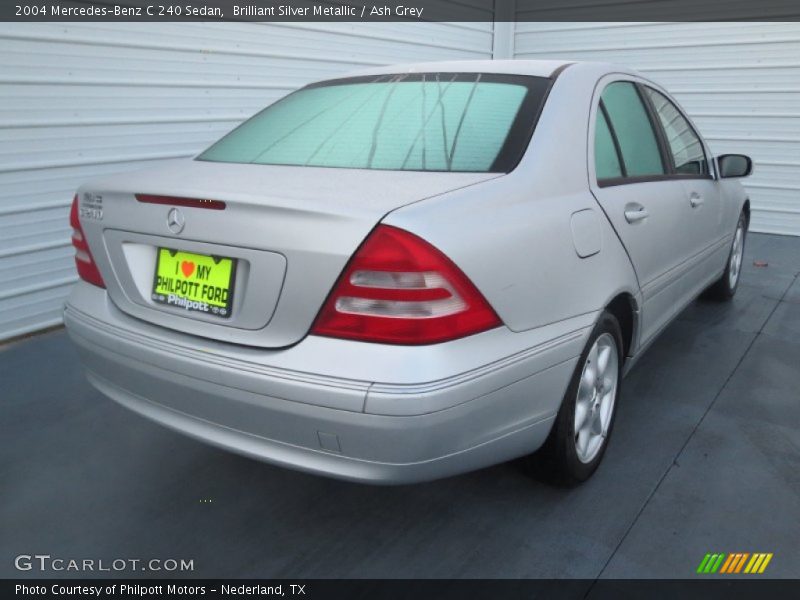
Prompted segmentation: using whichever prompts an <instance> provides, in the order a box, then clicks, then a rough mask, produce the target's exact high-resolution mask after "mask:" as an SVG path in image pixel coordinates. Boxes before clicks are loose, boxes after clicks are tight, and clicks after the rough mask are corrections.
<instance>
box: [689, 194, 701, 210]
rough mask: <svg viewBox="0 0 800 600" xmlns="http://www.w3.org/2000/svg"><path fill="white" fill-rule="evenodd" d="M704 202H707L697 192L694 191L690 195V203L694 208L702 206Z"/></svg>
mask: <svg viewBox="0 0 800 600" xmlns="http://www.w3.org/2000/svg"><path fill="white" fill-rule="evenodd" d="M703 202H705V200H703V197H702V196H701V195H700V194H698V193H697V192H692V194H691V195H690V196H689V204H691V205H692V208H697V207H698V206H701V205H702V204H703Z"/></svg>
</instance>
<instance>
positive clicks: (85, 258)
mask: <svg viewBox="0 0 800 600" xmlns="http://www.w3.org/2000/svg"><path fill="white" fill-rule="evenodd" d="M69 224H70V225H72V245H73V246H74V247H75V266H77V267H78V275H80V278H81V279H83V280H84V281H88V282H89V283H91V284H92V285H96V286H97V287H101V288H104V287H106V284H105V283H104V282H103V277H102V276H101V275H100V271H98V270H97V265H96V264H95V262H94V258H93V257H92V253H91V251H90V250H89V244H88V243H87V242H86V236H85V235H84V233H83V227H81V222H80V219H78V196H77V194H76V195H75V198H73V200H72V209H71V210H70V211H69Z"/></svg>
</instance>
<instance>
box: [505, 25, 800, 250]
mask: <svg viewBox="0 0 800 600" xmlns="http://www.w3.org/2000/svg"><path fill="white" fill-rule="evenodd" d="M514 49H515V52H514V55H515V57H516V58H542V57H551V58H552V57H557V58H568V59H575V60H602V61H611V62H618V63H621V64H625V65H629V66H631V67H634V68H637V69H639V70H641V71H643V72H644V73H646V74H648V75H649V76H650V77H652V78H653V79H654V80H656V81H658V82H659V83H661V84H662V85H664V86H665V87H666V88H667V89H669V90H670V91H671V92H672V93H673V94H674V95H675V97H676V98H677V99H678V100H679V101H680V103H681V104H682V105H683V107H684V108H685V109H686V111H687V112H688V113H689V114H690V115H691V117H692V118H693V119H694V120H695V121H696V123H697V125H698V127H699V128H700V130H701V131H702V133H703V134H704V136H705V137H706V138H707V140H708V142H709V144H710V145H711V147H712V149H713V151H714V152H716V153H717V154H724V153H726V152H742V153H745V154H749V155H750V156H752V157H753V159H754V161H755V163H756V170H755V173H754V175H753V176H752V177H751V178H749V179H747V180H746V181H745V186H746V187H747V189H748V191H749V192H750V198H751V201H752V206H753V218H752V224H751V228H752V229H753V230H754V231H763V232H768V233H780V234H789V235H800V23H674V24H673V23H517V24H516V27H515V38H514Z"/></svg>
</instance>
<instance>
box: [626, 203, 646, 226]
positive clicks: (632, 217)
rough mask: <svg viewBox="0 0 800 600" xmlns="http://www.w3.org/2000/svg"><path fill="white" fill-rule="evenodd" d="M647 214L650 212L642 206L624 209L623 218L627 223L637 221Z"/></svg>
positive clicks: (644, 217)
mask: <svg viewBox="0 0 800 600" xmlns="http://www.w3.org/2000/svg"><path fill="white" fill-rule="evenodd" d="M649 216H650V213H649V212H647V211H646V210H645V208H644V206H639V208H634V209H632V210H626V211H625V220H626V221H627V222H628V223H638V222H639V221H642V220H643V219H646V218H647V217H649Z"/></svg>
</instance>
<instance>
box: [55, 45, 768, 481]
mask: <svg viewBox="0 0 800 600" xmlns="http://www.w3.org/2000/svg"><path fill="white" fill-rule="evenodd" d="M751 168H752V166H751V161H750V159H749V158H747V157H745V156H742V155H725V156H718V157H712V156H711V154H710V152H709V148H708V146H707V145H706V144H705V143H704V142H703V139H702V138H701V137H700V135H699V133H698V132H697V129H696V128H695V127H694V126H693V125H692V123H691V121H690V120H689V119H688V118H687V117H686V115H685V113H684V112H683V111H682V110H681V109H680V107H678V105H677V104H676V103H675V101H674V100H673V99H672V98H671V97H670V95H669V94H668V93H667V92H666V91H665V90H664V89H663V88H661V87H659V86H658V85H656V84H655V83H653V82H651V81H648V80H647V79H645V78H644V77H642V76H640V75H638V74H637V73H635V72H634V71H630V70H627V69H624V68H619V67H615V66H611V65H604V64H596V63H595V64H593V63H575V64H569V63H564V62H557V61H553V62H549V61H531V62H528V61H494V62H490V61H486V62H480V61H479V62H463V63H461V62H453V63H429V64H420V65H412V66H404V67H387V68H382V69H374V70H369V71H366V72H360V73H357V74H355V75H353V76H349V77H346V78H341V79H333V80H329V81H323V82H320V83H314V84H311V85H308V86H306V87H304V88H302V89H300V90H298V91H296V92H294V93H292V94H289V95H288V96H286V97H285V98H283V99H281V100H279V101H277V102H276V103H274V104H273V105H271V106H269V107H268V108H267V109H265V110H264V111H262V112H260V113H258V114H257V115H255V116H254V117H253V118H251V119H250V120H248V121H246V122H245V123H243V124H242V125H241V126H239V127H238V128H236V129H234V130H233V131H232V132H231V133H229V134H228V135H226V136H225V137H223V138H222V139H221V140H220V141H218V142H217V143H215V144H214V145H213V146H211V147H210V148H208V149H207V150H206V151H204V152H202V153H201V154H200V155H198V156H196V157H194V158H193V159H186V160H177V161H170V162H165V163H164V164H163V165H161V166H157V167H154V168H149V169H147V170H143V171H139V172H134V173H127V174H123V175H116V176H113V177H108V178H105V179H100V180H98V181H94V182H91V183H88V184H86V185H85V186H83V187H82V188H81V189H80V190H79V192H78V194H77V196H76V197H75V201H74V204H73V207H72V215H71V221H72V226H73V228H74V237H73V242H74V245H75V248H76V251H77V252H76V262H77V266H78V271H79V274H80V276H81V278H82V281H81V282H80V283H79V284H78V285H76V286H75V288H74V290H73V292H72V295H71V296H70V298H69V300H68V302H67V306H66V309H65V313H64V319H65V322H66V325H67V327H68V329H69V333H70V334H71V337H72V339H73V340H74V341H75V343H76V344H77V346H78V348H79V350H80V354H81V356H82V360H83V362H84V364H85V366H86V369H87V372H88V377H89V379H90V380H91V382H92V384H93V385H94V386H96V387H97V388H98V389H99V390H100V391H101V392H103V393H104V394H106V395H107V396H109V397H110V398H112V399H114V400H116V401H117V402H119V403H120V404H122V405H124V406H126V407H128V408H130V409H132V410H134V411H136V412H138V413H140V414H142V415H144V416H146V417H149V418H151V419H154V420H155V421H158V422H160V423H162V424H164V425H166V426H168V427H172V428H174V429H176V430H179V431H182V432H184V433H186V434H188V435H190V436H193V437H196V438H199V439H202V440H205V441H208V442H210V443H213V444H216V445H218V446H221V447H223V448H228V449H230V450H233V451H236V452H240V453H242V454H245V455H248V456H252V457H256V458H259V459H263V460H266V461H269V462H272V463H275V464H278V465H284V466H287V467H293V468H297V469H302V470H305V471H309V472H312V473H320V474H325V475H331V476H335V477H341V478H346V479H352V480H361V481H372V482H385V483H399V482H412V481H421V480H426V479H433V478H437V477H442V476H445V475H451V474H454V473H459V472H463V471H468V470H471V469H477V468H479V467H483V466H486V465H491V464H494V463H498V462H501V461H505V460H509V459H512V458H515V457H520V456H524V455H528V454H531V453H533V452H534V451H537V450H539V452H538V453H537V456H538V457H540V458H541V463H540V464H542V465H545V466H548V470H547V471H546V472H550V473H551V474H553V475H556V476H557V477H558V478H559V479H561V480H563V481H565V482H572V483H575V482H579V481H582V480H585V479H586V478H587V477H589V476H590V475H591V474H592V472H593V471H594V470H595V468H596V467H597V465H598V463H599V462H600V460H601V458H602V456H603V453H604V450H605V448H606V445H607V442H608V439H609V435H610V433H611V429H612V426H613V423H614V414H615V409H616V406H617V400H618V397H619V394H620V383H621V378H622V375H623V373H624V372H626V369H628V368H629V367H630V365H631V364H633V362H634V361H635V359H636V358H637V357H638V356H640V355H641V354H642V352H643V351H644V349H645V348H646V347H647V346H648V344H649V343H650V342H652V341H653V339H654V338H655V337H656V336H657V335H658V333H659V332H660V331H661V330H662V329H663V328H664V327H665V326H666V325H667V324H668V323H669V322H670V320H671V319H673V318H674V317H675V316H676V315H677V314H678V312H680V311H681V309H682V308H683V307H684V306H686V304H687V303H689V302H690V301H691V300H692V299H694V298H695V297H696V296H697V295H698V294H700V293H701V292H703V291H704V290H707V289H708V288H710V290H709V292H710V293H713V294H714V295H716V296H718V297H720V298H723V299H724V298H730V297H731V296H733V294H734V293H735V291H736V288H737V284H738V280H739V273H740V267H741V262H742V251H743V245H744V239H745V233H746V231H747V225H748V219H749V212H750V208H749V201H748V199H747V198H746V196H745V193H744V191H743V188H742V187H741V185H740V184H739V183H738V182H737V181H736V179H734V178H736V177H742V176H745V175H747V174H749V172H750V170H751Z"/></svg>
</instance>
